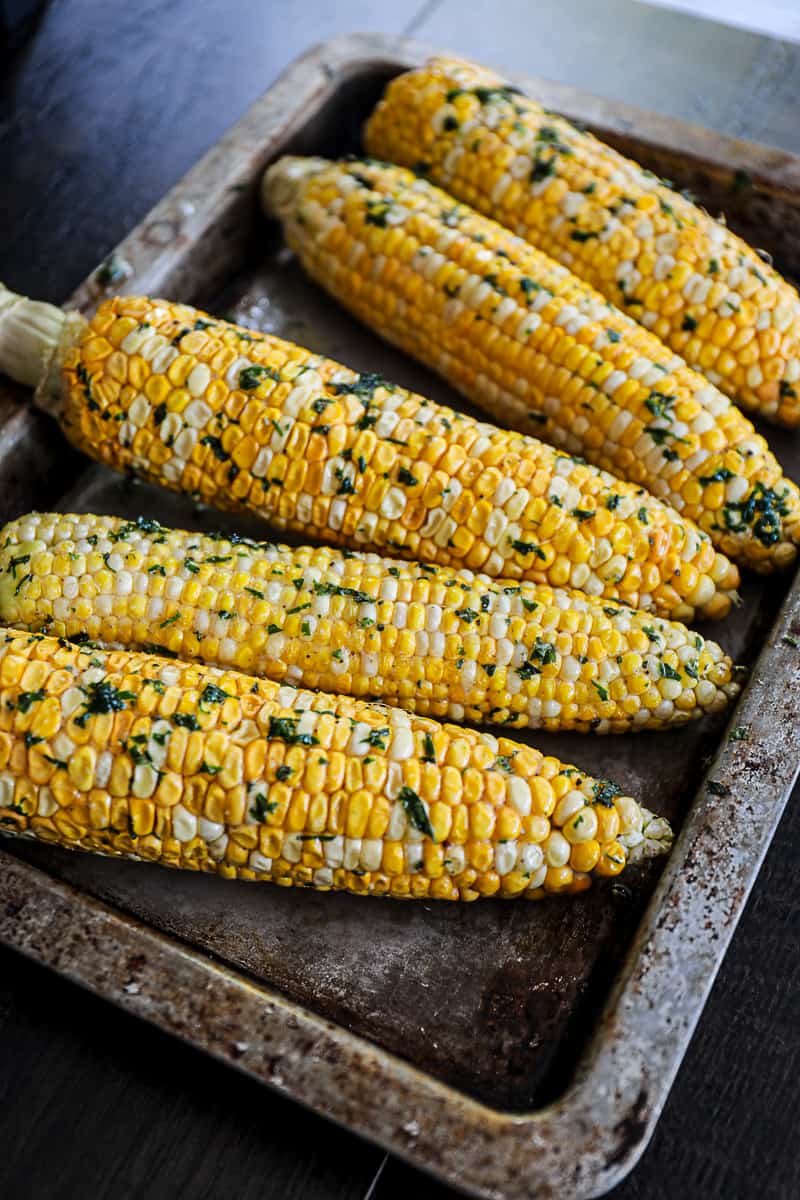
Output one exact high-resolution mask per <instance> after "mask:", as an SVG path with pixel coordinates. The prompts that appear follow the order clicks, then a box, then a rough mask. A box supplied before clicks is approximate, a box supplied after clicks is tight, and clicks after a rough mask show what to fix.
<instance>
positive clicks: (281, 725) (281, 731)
mask: <svg viewBox="0 0 800 1200" xmlns="http://www.w3.org/2000/svg"><path fill="white" fill-rule="evenodd" d="M299 723H300V721H299V718H298V717H270V719H269V737H271V738H272V737H274V738H280V739H281V741H284V742H288V743H289V744H290V745H292V746H316V745H317V743H318V741H319V739H318V738H316V737H314V735H313V733H298V732H297V726H298V725H299Z"/></svg>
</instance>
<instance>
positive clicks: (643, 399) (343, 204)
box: [264, 159, 800, 571]
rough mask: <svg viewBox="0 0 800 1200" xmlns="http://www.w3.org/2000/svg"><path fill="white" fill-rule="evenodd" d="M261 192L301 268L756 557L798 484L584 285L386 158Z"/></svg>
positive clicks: (389, 334)
mask: <svg viewBox="0 0 800 1200" xmlns="http://www.w3.org/2000/svg"><path fill="white" fill-rule="evenodd" d="M264 194H265V197H266V205H267V208H268V210H269V211H271V212H272V213H274V214H277V215H279V216H281V217H282V219H283V222H284V227H285V229H286V234H287V240H288V241H289V244H290V245H291V246H292V248H293V249H294V250H295V251H296V252H297V254H298V255H299V257H300V260H301V262H302V263H303V265H304V266H305V267H306V268H307V270H308V271H309V273H310V274H311V275H312V276H313V277H314V278H315V279H317V280H318V281H319V282H320V283H322V285H323V286H324V287H326V288H327V289H328V290H329V291H331V292H333V294H334V295H335V296H336V297H337V299H339V300H341V301H343V303H345V304H346V305H347V306H348V307H349V308H350V309H351V310H352V311H353V312H354V313H355V314H356V315H357V316H359V317H360V318H361V319H362V320H364V321H366V322H367V324H369V325H371V326H372V327H373V328H375V329H376V330H377V331H378V332H379V333H381V334H382V335H383V336H384V337H386V338H387V339H388V340H389V341H391V342H394V343H396V344H397V345H399V346H402V347H403V349H405V350H408V351H410V352H411V353H412V354H414V355H415V356H416V357H417V358H419V359H421V360H422V361H423V362H425V363H427V364H428V365H430V366H432V367H434V368H435V369H436V370H438V371H439V373H440V374H442V375H443V376H444V377H445V378H446V379H447V380H449V381H450V382H451V383H453V384H454V385H455V386H456V387H457V388H459V390H460V391H462V392H463V393H464V394H465V395H467V396H469V397H470V398H471V399H473V400H475V401H476V402H477V403H478V404H481V405H483V406H484V407H485V408H487V409H488V410H489V411H490V412H491V413H492V415H493V416H499V417H500V418H501V419H502V420H503V421H505V422H507V423H508V424H510V425H512V426H514V427H516V428H518V429H523V430H527V429H530V428H531V427H532V425H533V426H534V427H535V428H536V430H537V432H541V433H542V435H543V436H544V437H545V438H547V439H548V440H549V441H552V442H554V443H556V444H557V445H560V446H563V447H565V448H566V449H568V450H569V451H579V452H580V453H581V454H583V455H585V456H586V457H587V458H589V459H591V460H592V461H593V462H594V463H596V464H597V465H598V466H600V467H602V468H603V469H605V470H609V471H615V472H616V473H618V474H619V475H622V476H623V477H626V478H628V479H630V480H632V481H633V482H635V483H638V484H641V485H643V486H645V487H647V488H648V489H649V490H650V491H651V492H653V493H654V494H655V495H657V496H659V497H660V498H661V499H663V500H664V501H665V502H666V503H668V504H671V505H672V506H673V507H674V508H675V509H676V510H677V511H679V512H680V513H681V514H682V515H683V516H684V517H688V518H690V519H692V520H694V521H697V523H698V524H699V525H700V527H701V529H703V530H704V531H706V532H707V533H708V534H709V535H710V537H711V538H712V540H713V541H714V543H715V544H716V545H717V546H719V548H720V549H721V550H722V551H723V553H725V554H727V555H730V556H732V557H734V558H737V559H739V560H740V561H741V562H743V563H745V564H747V565H748V566H751V567H754V568H755V569H756V570H760V571H769V570H772V569H773V568H775V567H782V566H785V565H787V564H788V563H790V562H792V561H793V560H794V558H795V556H796V553H797V541H798V539H800V492H798V489H797V487H796V486H795V484H794V483H791V482H790V481H789V480H787V479H785V478H784V477H783V474H782V471H781V468H780V466H779V464H778V462H777V461H776V459H775V458H774V456H773V455H772V454H771V453H770V451H769V448H768V447H767V444H766V442H765V441H764V439H763V438H762V437H760V436H759V435H757V434H756V432H755V430H754V429H753V426H752V424H751V423H750V422H749V421H748V420H747V419H746V418H745V417H744V416H743V415H742V414H741V413H740V412H739V411H738V409H736V408H735V407H734V406H733V405H732V404H731V403H730V401H729V400H727V399H726V397H725V396H723V395H722V393H721V392H718V391H717V390H716V389H715V388H714V387H712V386H711V385H710V384H708V383H707V382H706V380H704V379H703V378H701V377H700V376H699V375H697V374H695V373H694V372H692V371H691V370H689V368H687V367H686V366H685V364H683V363H682V362H681V360H680V359H676V358H675V357H674V356H673V355H672V354H670V352H669V351H668V350H666V348H665V347H664V346H662V345H661V343H660V342H659V341H658V340H657V339H656V338H655V337H654V336H653V335H652V334H651V333H649V332H648V331H647V330H645V329H642V328H641V327H640V326H638V325H637V324H636V323H635V322H634V321H633V320H631V319H630V318H629V317H626V316H625V315H624V314H622V313H620V312H618V311H617V310H616V309H613V308H612V307H611V305H609V304H608V303H607V302H606V301H605V300H604V299H603V297H602V296H600V295H599V294H598V293H597V292H595V291H594V290H593V289H592V288H591V287H590V286H589V285H588V284H586V283H584V282H582V281H581V280H579V279H577V278H575V277H574V276H572V275H570V274H569V272H568V271H567V270H566V268H564V267H562V266H559V265H558V263H556V262H554V261H553V260H552V259H549V258H547V256H546V255H544V254H542V253H541V252H539V251H537V250H534V249H533V247H531V246H529V245H528V244H527V243H526V242H524V241H523V240H522V239H521V238H518V237H516V236H514V235H513V234H510V233H509V232H508V231H507V230H505V229H503V228H502V227H501V226H500V225H498V224H496V223H495V222H494V221H490V220H489V219H487V218H485V217H482V216H480V215H479V214H478V213H476V212H473V211H472V210H470V209H468V208H467V207H466V206H463V205H458V204H455V203H454V201H453V200H452V198H451V197H449V196H447V195H446V193H444V192H441V191H440V190H439V189H438V188H435V187H433V186H432V185H430V184H427V183H426V182H425V181H424V180H422V179H417V178H416V177H415V176H414V175H413V174H412V173H411V172H410V171H406V170H404V169H402V168H399V167H392V166H390V165H388V164H382V163H377V164H376V163H374V162H369V161H364V162H348V163H325V161H324V160H319V159H308V160H306V159H299V160H293V159H284V160H281V161H280V162H278V163H277V164H275V165H274V166H273V167H271V168H270V169H269V171H268V172H267V175H266V177H265V184H264Z"/></svg>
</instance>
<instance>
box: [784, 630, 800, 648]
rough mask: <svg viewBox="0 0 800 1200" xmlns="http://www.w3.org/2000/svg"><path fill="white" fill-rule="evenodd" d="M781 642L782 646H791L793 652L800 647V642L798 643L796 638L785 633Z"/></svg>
mask: <svg viewBox="0 0 800 1200" xmlns="http://www.w3.org/2000/svg"><path fill="white" fill-rule="evenodd" d="M781 641H782V642H783V643H784V645H786V646H791V647H792V649H794V650H797V648H798V647H799V646H800V641H798V640H797V638H796V637H792V636H791V634H788V633H785V634H784V635H783V637H782V638H781Z"/></svg>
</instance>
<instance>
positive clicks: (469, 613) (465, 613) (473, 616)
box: [456, 608, 480, 625]
mask: <svg viewBox="0 0 800 1200" xmlns="http://www.w3.org/2000/svg"><path fill="white" fill-rule="evenodd" d="M456 616H457V617H460V618H461V620H462V621H466V622H467V624H468V625H469V624H471V623H472V622H473V621H477V620H478V617H479V616H480V613H476V612H475V609H474V608H459V609H457V610H456Z"/></svg>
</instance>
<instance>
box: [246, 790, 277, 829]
mask: <svg viewBox="0 0 800 1200" xmlns="http://www.w3.org/2000/svg"><path fill="white" fill-rule="evenodd" d="M277 807H278V801H277V800H267V797H266V796H265V795H264V793H263V792H259V793H258V795H257V796H256V798H255V800H254V801H253V807H252V808H251V809H250V816H251V817H252V818H253V820H254V821H259V822H263V821H266V819H267V817H268V816H270V815H271V814H272V813H274V812H275V809H276V808H277Z"/></svg>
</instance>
